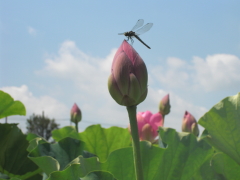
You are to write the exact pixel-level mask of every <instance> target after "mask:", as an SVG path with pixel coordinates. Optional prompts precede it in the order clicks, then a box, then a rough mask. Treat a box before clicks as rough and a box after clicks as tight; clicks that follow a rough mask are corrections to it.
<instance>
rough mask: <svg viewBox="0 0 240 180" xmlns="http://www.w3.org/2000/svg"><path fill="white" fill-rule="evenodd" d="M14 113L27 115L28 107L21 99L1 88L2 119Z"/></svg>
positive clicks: (0, 111)
mask: <svg viewBox="0 0 240 180" xmlns="http://www.w3.org/2000/svg"><path fill="white" fill-rule="evenodd" d="M12 115H26V109H25V107H24V105H23V104H22V103H21V102H20V101H14V100H13V98H12V97H11V96H10V95H9V94H7V93H5V92H3V91H1V90H0V119H1V118H3V117H7V116H12Z"/></svg>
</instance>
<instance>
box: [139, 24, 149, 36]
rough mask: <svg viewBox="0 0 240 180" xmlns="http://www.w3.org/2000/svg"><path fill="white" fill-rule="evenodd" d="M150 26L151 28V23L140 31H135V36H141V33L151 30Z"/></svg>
mask: <svg viewBox="0 0 240 180" xmlns="http://www.w3.org/2000/svg"><path fill="white" fill-rule="evenodd" d="M152 26H153V23H147V24H146V25H145V26H143V27H142V28H141V29H139V30H137V31H136V32H135V34H136V35H138V36H139V35H140V34H143V33H145V32H147V31H149V29H151V27H152Z"/></svg>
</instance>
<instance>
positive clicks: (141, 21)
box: [131, 19, 144, 31]
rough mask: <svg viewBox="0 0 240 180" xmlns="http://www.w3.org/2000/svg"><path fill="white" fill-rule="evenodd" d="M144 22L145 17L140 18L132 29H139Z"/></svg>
mask: <svg viewBox="0 0 240 180" xmlns="http://www.w3.org/2000/svg"><path fill="white" fill-rule="evenodd" d="M143 23H144V20H143V19H139V20H138V21H137V23H136V24H135V26H134V27H133V28H132V30H131V31H134V30H136V29H138V28H139V27H141V26H142V25H143Z"/></svg>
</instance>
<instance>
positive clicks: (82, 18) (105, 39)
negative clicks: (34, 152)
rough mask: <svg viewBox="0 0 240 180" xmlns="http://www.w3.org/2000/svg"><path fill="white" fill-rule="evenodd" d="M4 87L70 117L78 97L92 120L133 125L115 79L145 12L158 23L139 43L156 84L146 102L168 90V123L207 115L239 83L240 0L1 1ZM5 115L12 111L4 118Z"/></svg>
mask: <svg viewBox="0 0 240 180" xmlns="http://www.w3.org/2000/svg"><path fill="white" fill-rule="evenodd" d="M0 8H1V9H0V38H1V39H0V89H1V90H3V91H5V92H8V93H9V94H10V95H12V96H13V97H14V98H15V99H17V100H20V101H22V102H23V103H24V104H25V106H26V109H27V116H25V117H24V116H14V117H9V122H10V123H11V122H15V123H20V124H19V126H20V128H22V129H23V131H25V126H26V119H27V118H28V117H29V116H30V115H31V114H32V113H35V114H41V112H42V111H43V110H44V111H45V114H46V115H47V116H48V117H50V118H55V119H56V120H57V122H58V123H60V124H61V126H65V125H69V117H70V116H69V112H70V109H71V107H72V105H73V104H74V102H76V103H77V104H78V106H79V107H80V109H81V110H82V113H83V122H82V123H81V124H80V125H79V126H80V129H81V130H83V129H84V128H85V127H86V126H88V125H90V124H96V123H100V124H103V125H104V127H109V126H112V125H117V126H121V127H127V125H128V118H127V112H126V110H125V107H123V106H119V105H117V104H116V103H115V101H114V100H113V99H112V98H111V97H110V95H109V92H108V89H107V79H108V76H109V75H110V67H111V62H112V59H113V56H114V54H115V52H116V49H117V48H118V47H119V46H120V45H121V43H122V41H123V39H124V36H119V35H118V33H121V32H125V31H129V30H131V28H132V27H133V26H134V25H135V23H136V22H137V20H138V19H144V20H145V23H148V22H152V23H153V24H154V25H153V27H152V29H151V30H150V31H149V32H146V33H145V34H143V35H141V38H142V40H143V41H144V42H146V44H148V45H149V46H150V47H151V50H149V49H147V48H146V47H145V46H143V45H142V44H141V43H140V42H138V41H137V40H135V42H134V44H133V47H134V48H135V49H136V51H137V52H138V53H139V54H140V56H141V57H142V58H143V60H144V61H145V63H146V65H147V69H148V73H149V83H148V84H149V93H148V96H147V98H146V100H145V101H144V102H143V103H142V104H140V105H139V106H138V111H146V110H151V111H152V112H153V113H156V112H157V110H158V103H159V101H160V100H161V98H162V97H163V96H164V95H165V94H167V93H169V94H170V101H171V105H172V111H171V113H170V114H169V115H168V116H166V122H165V126H168V127H172V128H176V129H177V130H179V131H180V130H181V122H182V118H183V115H184V112H185V110H187V111H189V112H190V113H191V114H193V115H194V116H195V118H196V119H199V118H200V117H201V116H202V115H203V114H204V113H205V112H206V111H207V110H208V109H210V108H211V107H212V106H213V105H214V104H216V103H217V102H219V101H220V100H221V99H223V98H224V97H226V96H230V95H235V94H236V93H238V92H239V89H240V83H239V82H240V70H239V69H240V68H239V67H240V11H239V8H240V1H237V0H236V1H234V0H230V1H221V0H218V1H216V0H215V1H206V0H201V1H177V0H173V1H82V0H79V1H56V0H55V1H54V0H53V1H45V0H43V1H17V0H15V1H13V0H10V1H3V0H2V1H0ZM1 121H2V122H4V120H3V119H2V120H1Z"/></svg>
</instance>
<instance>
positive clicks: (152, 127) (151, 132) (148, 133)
mask: <svg viewBox="0 0 240 180" xmlns="http://www.w3.org/2000/svg"><path fill="white" fill-rule="evenodd" d="M137 124H138V134H139V138H140V140H141V141H144V140H147V141H150V142H154V140H155V139H156V137H157V136H158V132H157V131H158V127H159V126H163V118H162V115H161V114H160V113H156V114H152V113H151V112H150V111H146V112H138V113H137ZM128 130H129V131H131V130H130V125H129V126H128Z"/></svg>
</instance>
